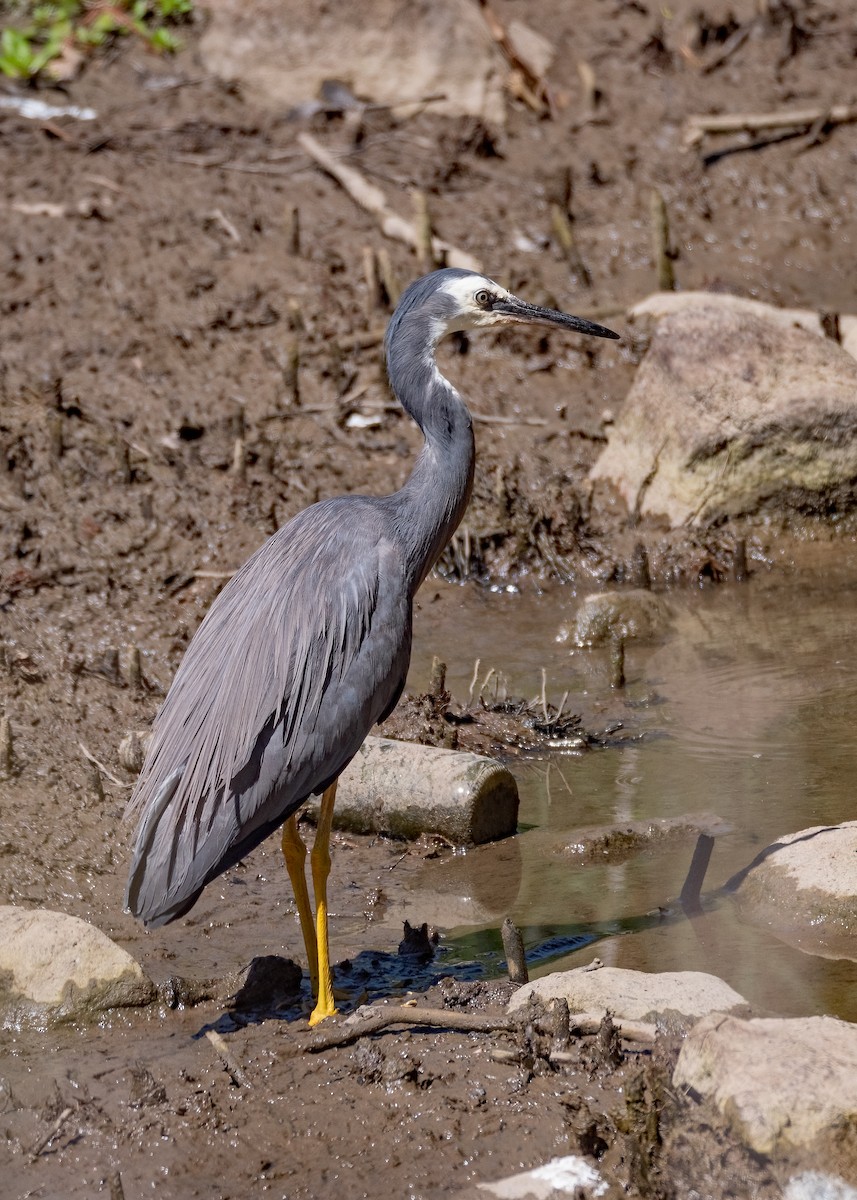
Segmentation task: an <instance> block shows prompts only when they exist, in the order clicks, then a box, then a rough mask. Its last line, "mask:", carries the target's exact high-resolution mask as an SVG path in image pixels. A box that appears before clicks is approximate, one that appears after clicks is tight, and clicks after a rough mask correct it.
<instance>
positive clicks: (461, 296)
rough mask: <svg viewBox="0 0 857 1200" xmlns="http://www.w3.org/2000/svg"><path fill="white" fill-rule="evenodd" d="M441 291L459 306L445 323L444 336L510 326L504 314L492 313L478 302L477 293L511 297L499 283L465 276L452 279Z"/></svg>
mask: <svg viewBox="0 0 857 1200" xmlns="http://www.w3.org/2000/svg"><path fill="white" fill-rule="evenodd" d="M441 290H442V291H444V292H446V293H447V295H449V296H452V298H453V299H454V300H455V302H456V304H457V305H458V312H457V313H454V314H453V315H452V316H451V317H450V318H449V320H448V321H446V322H445V323H444V328H443V331H442V334H443V333H455V332H457V331H458V330H460V329H482V328H485V327H486V326H491V325H508V323H509V318H508V317H507V316H505V315H504V314H503V313H498V312H490V311H488V310H486V309H484V308H483V307H482V306H481V305H479V304H477V302H476V294H477V292H483V291H485V292H490V293H491V294H492V296H502V297H503V298H509V297H510V296H511V292H507V291H506V289H505V288H503V287H500V285H499V283H495V282H494V280H493V279H488V278H487V276H485V275H476V274H475V273H474V274H473V275H463V276H461V277H460V278H458V279H450V280H449V281H448V282H447V283H445V284H444V285H443V288H442V289H441ZM442 334H441V336H442Z"/></svg>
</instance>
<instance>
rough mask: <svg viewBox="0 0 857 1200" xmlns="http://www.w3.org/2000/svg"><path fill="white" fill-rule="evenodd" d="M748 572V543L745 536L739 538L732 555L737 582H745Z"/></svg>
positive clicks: (733, 572) (734, 576)
mask: <svg viewBox="0 0 857 1200" xmlns="http://www.w3.org/2000/svg"><path fill="white" fill-rule="evenodd" d="M747 574H748V571H747V543H746V541H745V540H744V538H738V540H737V541H736V543H735V553H734V554H733V555H732V578H733V579H734V580H735V582H736V583H744V582H745V580H746V578H747Z"/></svg>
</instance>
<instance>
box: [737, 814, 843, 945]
mask: <svg viewBox="0 0 857 1200" xmlns="http://www.w3.org/2000/svg"><path fill="white" fill-rule="evenodd" d="M736 886H737V891H736V893H735V896H736V900H737V903H738V906H739V909H740V911H741V915H742V916H743V917H744V918H745V919H746V920H749V921H752V922H753V924H756V925H764V926H765V927H766V928H768V929H770V931H771V932H772V933H774V934H776V936H777V937H780V938H782V939H783V941H786V942H788V943H790V944H791V945H793V946H797V947H799V949H801V950H805V951H806V952H807V953H809V954H818V955H821V956H822V957H824V958H850V959H852V960H855V961H857V821H846V822H844V823H843V824H842V825H820V826H816V827H815V828H813V829H802V830H801V831H800V832H799V833H792V834H789V835H788V836H787V837H783V838H780V840H779V841H777V842H774V844H773V845H771V846H768V847H766V849H764V850H763V851H762V852H761V854H758V855H757V856H756V858H755V860H754V861H753V862H752V863H751V864H750V866H749V867H748V868H747V869H746V870H745V871H742V872H741V873H740V875H739V876H736V877H735V879H733V880H730V883H729V884H727V887H736Z"/></svg>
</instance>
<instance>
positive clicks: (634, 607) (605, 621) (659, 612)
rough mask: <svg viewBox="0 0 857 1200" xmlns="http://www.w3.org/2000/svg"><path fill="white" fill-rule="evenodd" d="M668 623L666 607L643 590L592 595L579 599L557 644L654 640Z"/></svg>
mask: <svg viewBox="0 0 857 1200" xmlns="http://www.w3.org/2000/svg"><path fill="white" fill-rule="evenodd" d="M671 622H672V614H671V612H670V608H669V605H668V604H666V602H665V601H664V600H662V599H661V597H660V596H653V595H652V593H651V592H649V591H647V590H646V589H645V588H627V589H625V590H623V591H616V592H595V593H593V594H592V595H591V596H587V597H586V598H585V599H584V600H583V602H582V603H581V605H580V608H579V609H578V610H577V616H576V618H575V620H574V624H573V625H572V626H571V627H570V628H564V629H561V630H560V632H559V634H558V636H557V641H558V642H568V641H570V642H572V643H573V644H574V645H575V646H600V645H603V644H605V643H607V642H610V643H612V642H614V641H615V640H616V638H641V639H650V638H657V637H661V636H662V635H663V634H665V633H666V632H667V631H668V630H669V628H670V624H671Z"/></svg>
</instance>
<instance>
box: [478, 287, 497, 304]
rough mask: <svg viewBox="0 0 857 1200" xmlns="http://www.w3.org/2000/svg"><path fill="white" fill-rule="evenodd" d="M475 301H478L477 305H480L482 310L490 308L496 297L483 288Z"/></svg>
mask: <svg viewBox="0 0 857 1200" xmlns="http://www.w3.org/2000/svg"><path fill="white" fill-rule="evenodd" d="M473 299H474V300H475V301H476V303H477V304H478V305H479V307H480V308H490V307H491V302H492V300H493V299H494V297H493V296H492V295H491V293H490V292H486V291H485V289H484V288H482V290H481V291H479V292H477V293H476V295H475V296H474V297H473Z"/></svg>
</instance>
